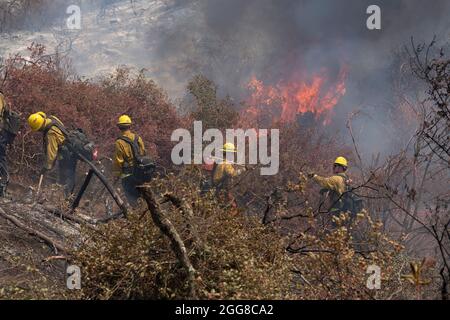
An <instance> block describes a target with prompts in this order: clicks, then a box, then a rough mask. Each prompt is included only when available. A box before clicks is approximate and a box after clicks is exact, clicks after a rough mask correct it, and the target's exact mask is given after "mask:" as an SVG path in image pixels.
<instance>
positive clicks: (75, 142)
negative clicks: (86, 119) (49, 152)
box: [50, 117, 98, 161]
mask: <svg viewBox="0 0 450 320" xmlns="http://www.w3.org/2000/svg"><path fill="white" fill-rule="evenodd" d="M50 119H52V121H53V122H52V125H54V126H55V127H57V128H58V129H59V130H61V132H62V133H63V134H64V136H65V137H66V141H65V142H64V145H65V146H66V147H67V148H68V149H69V150H70V151H71V152H73V153H75V154H76V155H77V156H80V155H81V156H82V157H83V158H86V159H87V160H88V161H94V160H96V159H97V153H98V151H97V148H96V147H95V144H94V143H93V142H92V141H91V140H90V139H89V138H88V136H87V135H86V133H85V132H84V131H83V129H80V128H77V129H75V130H67V129H66V128H65V127H64V126H63V125H62V123H61V122H59V120H58V119H56V118H54V117H50ZM80 160H83V159H81V158H80Z"/></svg>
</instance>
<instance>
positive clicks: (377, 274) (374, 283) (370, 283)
mask: <svg viewBox="0 0 450 320" xmlns="http://www.w3.org/2000/svg"><path fill="white" fill-rule="evenodd" d="M366 274H370V276H369V277H368V278H367V282H366V287H367V289H369V290H380V289H381V268H380V267H379V266H377V265H370V266H368V267H367V270H366Z"/></svg>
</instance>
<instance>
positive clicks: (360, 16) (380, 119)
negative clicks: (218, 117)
mask: <svg viewBox="0 0 450 320" xmlns="http://www.w3.org/2000/svg"><path fill="white" fill-rule="evenodd" d="M68 2H69V1H68ZM79 3H80V4H81V6H82V10H83V12H86V11H88V14H87V16H86V17H84V19H85V20H84V21H85V22H84V23H85V24H87V26H86V27H85V28H86V29H85V30H83V31H82V32H81V33H80V35H78V36H77V39H76V40H75V41H74V43H73V48H72V49H73V50H72V53H71V58H72V60H73V62H74V65H75V67H76V69H77V70H78V71H79V73H80V74H81V75H84V74H88V75H91V76H92V72H93V71H94V72H95V73H99V72H102V71H110V70H111V69H113V68H115V67H116V66H117V65H122V64H124V65H129V66H134V67H136V68H145V69H146V74H147V75H148V76H149V77H152V78H154V79H155V80H156V81H157V83H158V84H159V85H161V86H162V87H163V88H164V89H166V90H167V91H168V92H169V94H170V96H171V97H174V98H180V97H182V96H183V94H184V93H185V87H186V84H187V81H188V80H189V79H190V78H191V77H192V76H193V75H194V74H196V73H203V74H204V75H206V76H207V77H209V78H210V79H211V80H213V81H214V82H215V83H217V84H218V85H219V93H221V94H230V95H231V96H232V97H233V98H234V99H235V100H237V101H239V100H242V99H245V97H246V95H247V94H248V92H247V89H246V84H247V83H248V81H249V80H250V79H251V77H252V76H256V77H257V78H258V79H261V80H263V81H264V82H265V83H267V84H276V83H277V82H279V81H281V80H283V79H290V78H293V77H296V76H298V75H299V74H301V75H302V76H308V75H313V74H316V73H320V72H326V73H327V75H328V78H329V81H330V83H333V81H334V80H336V79H337V77H338V75H339V73H340V71H341V69H342V68H343V67H346V68H347V69H348V79H347V82H346V87H347V91H346V94H345V96H344V97H343V98H342V99H341V100H340V102H339V104H338V105H337V106H336V108H335V116H334V122H333V124H334V127H331V128H330V129H331V130H340V131H341V132H343V133H344V134H345V133H346V132H345V123H346V120H347V117H348V114H349V112H351V111H352V110H354V109H357V108H358V109H362V110H363V111H364V112H363V113H362V116H361V117H360V118H358V119H357V120H356V121H355V127H356V128H355V133H356V134H357V135H358V137H357V138H358V139H359V142H360V144H361V147H362V148H363V153H364V154H365V155H366V156H367V157H370V156H371V154H372V153H376V152H381V153H383V154H389V153H390V152H392V151H395V150H396V148H397V147H398V146H397V145H396V144H397V142H395V144H394V142H393V139H392V136H396V135H397V136H398V135H399V133H403V134H405V132H407V131H408V130H400V129H399V128H397V127H398V125H397V124H396V123H393V122H392V121H391V119H390V118H389V115H390V114H391V112H392V106H393V105H395V97H394V93H393V92H392V77H391V76H392V73H393V69H392V68H393V67H394V68H396V67H398V65H396V64H395V53H396V52H398V51H399V50H400V49H402V48H403V47H404V46H407V45H409V41H410V38H411V37H412V36H414V38H415V40H416V42H417V43H419V42H429V41H431V39H432V38H433V36H434V35H436V36H437V37H438V39H441V40H447V36H448V32H449V31H450V21H449V20H448V19H447V13H448V12H450V2H449V1H446V0H435V1H433V2H432V4H429V5H426V4H424V2H423V1H420V0H380V1H376V3H373V1H369V0H340V1H336V0H246V1H240V0H226V1H224V0H190V1H181V0H172V1H144V0H134V1H125V0H122V1H102V2H101V4H100V5H99V4H98V2H93V1H90V0H89V1H88V0H85V1H79ZM372 4H377V5H378V6H379V7H380V8H381V19H382V20H381V21H382V22H381V27H382V29H381V30H373V31H371V30H368V29H367V27H366V20H367V18H368V15H367V14H366V9H367V7H368V6H369V5H372ZM99 13H102V14H99ZM394 71H395V70H394ZM396 126H397V127H396ZM408 129H409V128H408Z"/></svg>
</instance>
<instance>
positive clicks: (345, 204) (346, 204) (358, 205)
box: [340, 177, 364, 219]
mask: <svg viewBox="0 0 450 320" xmlns="http://www.w3.org/2000/svg"><path fill="white" fill-rule="evenodd" d="M343 178H344V181H345V192H344V193H343V194H342V197H341V200H340V204H341V205H340V210H341V211H344V212H350V216H351V218H352V219H353V218H354V217H355V216H356V215H357V214H358V213H360V212H361V210H362V209H363V208H364V204H363V200H362V199H361V198H360V197H359V196H358V195H357V194H356V193H354V192H353V188H352V187H351V186H350V183H349V180H348V179H347V177H343Z"/></svg>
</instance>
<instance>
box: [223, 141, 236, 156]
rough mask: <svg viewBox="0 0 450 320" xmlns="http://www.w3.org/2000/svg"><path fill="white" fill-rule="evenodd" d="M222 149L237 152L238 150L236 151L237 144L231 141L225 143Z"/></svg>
mask: <svg viewBox="0 0 450 320" xmlns="http://www.w3.org/2000/svg"><path fill="white" fill-rule="evenodd" d="M221 151H224V152H233V153H236V152H237V151H236V146H235V145H234V144H233V143H231V142H228V143H225V144H224V145H223V148H222V149H221Z"/></svg>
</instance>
